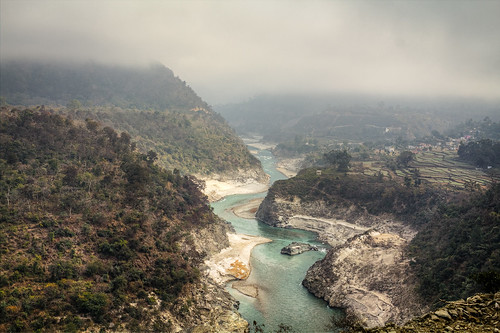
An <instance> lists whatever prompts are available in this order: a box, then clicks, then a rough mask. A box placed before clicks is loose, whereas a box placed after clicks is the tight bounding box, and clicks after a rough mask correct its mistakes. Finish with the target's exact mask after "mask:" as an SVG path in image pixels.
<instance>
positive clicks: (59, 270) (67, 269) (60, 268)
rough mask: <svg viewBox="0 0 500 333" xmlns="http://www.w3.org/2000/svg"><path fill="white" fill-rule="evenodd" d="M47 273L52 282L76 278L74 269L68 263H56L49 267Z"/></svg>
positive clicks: (76, 273) (76, 274)
mask: <svg viewBox="0 0 500 333" xmlns="http://www.w3.org/2000/svg"><path fill="white" fill-rule="evenodd" d="M49 272H50V279H51V280H52V281H58V280H61V279H74V278H76V277H77V276H78V272H77V269H76V267H75V266H74V265H73V264H72V263H71V262H69V261H57V262H56V263H54V264H53V265H51V266H49Z"/></svg>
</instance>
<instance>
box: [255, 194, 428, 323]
mask: <svg viewBox="0 0 500 333" xmlns="http://www.w3.org/2000/svg"><path fill="white" fill-rule="evenodd" d="M257 218H258V219H259V220H260V221H262V222H264V223H267V224H269V225H273V226H279V227H293V228H301V229H306V230H310V231H315V232H317V233H318V235H319V238H320V239H321V240H322V241H326V242H328V243H330V244H331V245H332V246H333V248H332V249H330V250H329V252H328V254H327V255H326V257H325V258H324V259H322V260H320V261H318V262H316V263H315V264H314V265H313V266H312V267H311V268H310V269H309V270H308V272H307V275H306V277H305V279H304V281H303V285H304V286H305V287H306V288H307V289H308V290H309V291H310V292H312V293H313V294H314V295H316V296H317V297H320V298H323V299H325V300H326V301H327V302H328V303H329V305H330V306H332V307H340V308H344V309H346V312H347V314H348V315H349V316H353V317H355V318H357V319H358V320H359V321H360V322H362V324H363V325H364V326H365V327H374V326H379V325H383V324H385V323H386V322H389V321H390V322H396V323H403V322H405V321H407V320H409V319H410V318H412V317H413V316H415V315H419V314H421V313H422V312H423V311H424V310H426V309H425V308H424V307H423V306H422V305H421V303H420V302H419V298H418V296H417V295H416V294H415V292H414V289H415V288H414V286H415V285H414V283H415V280H414V277H413V275H412V274H411V273H410V270H409V259H408V258H407V257H405V254H404V249H405V247H406V245H407V244H408V242H409V241H410V240H411V239H412V238H413V237H414V236H415V234H416V232H415V230H413V229H412V228H411V227H409V226H408V225H405V224H403V223H402V221H399V220H398V219H397V218H395V217H394V216H392V215H391V214H383V215H379V216H374V215H371V214H369V213H367V212H366V211H365V210H363V209H362V208H360V207H359V206H356V205H351V206H350V207H347V208H346V207H345V206H336V205H327V204H326V203H325V202H323V201H308V202H302V201H301V200H300V199H299V198H298V197H293V198H284V197H281V196H279V195H277V194H275V193H274V195H271V196H267V197H266V198H265V199H264V201H263V202H262V204H261V206H260V207H259V210H258V212H257Z"/></svg>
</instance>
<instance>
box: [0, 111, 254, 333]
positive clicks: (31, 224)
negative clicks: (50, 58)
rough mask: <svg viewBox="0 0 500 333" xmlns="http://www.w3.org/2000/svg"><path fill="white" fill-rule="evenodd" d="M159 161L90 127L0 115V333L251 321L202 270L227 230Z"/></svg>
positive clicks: (38, 116)
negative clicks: (242, 315) (202, 264)
mask: <svg viewBox="0 0 500 333" xmlns="http://www.w3.org/2000/svg"><path fill="white" fill-rule="evenodd" d="M155 159H156V156H155V154H153V153H149V154H140V153H137V152H135V151H134V143H133V142H132V141H131V140H130V135H128V134H127V133H121V134H118V133H116V132H115V131H114V130H113V129H111V128H110V127H102V126H101V125H100V124H99V123H97V122H95V121H93V120H87V121H86V122H82V123H79V122H75V121H72V120H70V119H69V118H66V117H63V116H60V115H57V114H54V113H50V112H44V111H39V110H33V109H23V110H19V109H15V108H8V107H3V108H2V109H1V111H0V165H1V167H0V212H1V214H0V253H1V255H0V314H1V315H0V331H37V330H41V331H55V330H61V331H63V330H64V331H77V330H81V329H85V328H92V327H93V328H97V329H99V328H112V329H114V330H130V331H145V330H155V331H168V330H171V329H178V328H182V329H187V328H189V327H194V326H197V325H202V324H205V323H206V322H207V321H210V320H215V321H217V322H218V321H219V320H216V319H217V318H219V319H220V318H226V319H224V322H227V324H228V325H231V323H244V321H242V320H241V318H240V317H239V315H238V314H237V313H235V310H234V307H233V305H234V304H233V302H232V301H231V297H230V296H229V295H228V294H227V293H226V292H225V291H224V290H222V289H221V288H220V287H217V286H215V285H214V284H212V283H211V282H210V281H208V280H207V279H206V278H205V277H204V276H202V275H201V274H200V271H199V269H198V267H200V264H201V263H202V262H203V260H204V258H205V257H206V256H207V255H209V254H212V253H216V252H218V251H219V250H220V249H221V248H224V247H226V246H228V244H229V243H228V239H227V236H226V232H227V231H228V228H229V227H228V225H227V224H226V223H225V222H222V221H221V220H219V219H218V218H217V217H216V216H215V215H214V214H213V213H212V211H211V209H210V207H209V206H208V205H207V198H206V197H205V196H204V195H203V194H202V193H201V191H200V188H199V185H198V184H197V183H196V182H195V181H194V180H193V179H192V178H191V177H190V176H183V175H181V174H180V173H179V172H178V171H175V170H174V171H167V170H164V169H162V168H160V167H158V166H157V165H156V163H155ZM206 295H211V297H208V296H206ZM231 318H232V319H231ZM238 318H239V319H238Z"/></svg>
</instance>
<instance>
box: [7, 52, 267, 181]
mask: <svg viewBox="0 0 500 333" xmlns="http://www.w3.org/2000/svg"><path fill="white" fill-rule="evenodd" d="M0 65H1V73H2V75H1V77H0V78H1V79H0V96H2V98H3V99H4V102H6V103H8V104H11V105H19V104H21V105H41V104H45V105H50V109H53V110H55V111H56V112H59V113H61V114H67V115H69V116H71V117H72V118H76V119H80V120H82V121H85V120H86V119H87V118H90V119H94V120H97V121H99V122H101V123H103V124H105V125H106V126H109V127H112V128H114V129H115V130H117V131H119V132H127V133H128V134H129V135H131V136H132V139H133V140H134V141H135V142H136V143H137V147H138V148H139V150H140V151H142V152H143V153H147V152H148V151H150V150H152V151H153V152H155V153H156V154H157V157H158V162H159V164H160V165H161V166H163V167H165V168H169V169H174V168H175V169H178V170H180V171H182V172H184V173H195V174H200V175H213V174H227V173H237V172H238V171H240V170H247V171H248V170H252V172H253V174H255V175H257V177H258V178H262V179H264V173H263V171H262V168H261V166H260V162H259V161H258V160H257V159H256V158H255V157H254V156H253V155H251V154H250V152H249V151H248V150H247V148H246V146H245V145H244V144H243V142H242V141H241V139H239V138H238V137H237V135H236V134H235V133H234V131H233V130H232V129H231V128H230V127H229V126H228V124H227V123H226V122H225V120H224V119H223V118H222V117H221V116H220V115H218V114H217V113H215V112H213V111H212V110H211V108H210V107H209V106H208V105H207V104H206V103H205V102H204V101H203V100H202V99H201V98H200V97H199V96H197V95H196V94H195V92H194V91H193V90H192V89H191V88H190V87H189V86H187V85H186V83H185V82H184V81H181V80H180V79H179V78H178V77H175V76H174V74H173V72H172V71H171V70H170V69H168V68H166V67H165V66H163V65H152V66H150V67H144V68H139V67H137V68H128V67H118V66H106V65H100V64H96V63H86V64H70V63H62V64H55V63H32V62H20V61H9V62H2V63H1V64H0ZM48 108H49V107H47V109H48Z"/></svg>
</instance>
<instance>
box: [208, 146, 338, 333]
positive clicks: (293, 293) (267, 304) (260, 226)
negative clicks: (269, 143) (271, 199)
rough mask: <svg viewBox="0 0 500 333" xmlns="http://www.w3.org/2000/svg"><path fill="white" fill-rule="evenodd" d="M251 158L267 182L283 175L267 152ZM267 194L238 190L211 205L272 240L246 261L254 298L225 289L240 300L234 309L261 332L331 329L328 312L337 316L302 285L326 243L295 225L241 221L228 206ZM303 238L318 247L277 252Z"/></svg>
mask: <svg viewBox="0 0 500 333" xmlns="http://www.w3.org/2000/svg"><path fill="white" fill-rule="evenodd" d="M251 149H252V150H254V151H257V153H256V155H255V156H256V157H258V158H259V159H260V161H261V162H262V166H263V168H264V171H265V172H266V173H267V174H269V175H270V177H271V180H270V182H271V184H272V183H273V182H274V181H276V180H279V179H285V178H286V177H285V176H284V175H283V174H282V173H280V172H279V171H277V170H276V168H275V160H274V158H273V156H272V154H271V152H270V151H268V150H258V149H256V148H253V147H251ZM265 195H266V193H257V194H238V195H231V196H228V197H226V198H224V199H222V200H221V201H218V202H215V203H213V204H212V207H213V208H214V212H215V213H216V214H217V215H219V216H220V217H221V218H223V219H225V220H226V221H229V222H230V223H231V224H232V225H233V227H234V229H235V230H236V232H238V233H242V234H247V235H256V236H262V237H266V238H269V239H271V240H272V242H271V243H266V244H261V245H258V246H256V247H255V248H254V249H253V251H252V256H251V260H250V264H251V266H252V272H251V274H250V277H249V278H248V282H249V283H252V284H254V285H256V286H257V287H258V288H259V295H258V297H257V298H252V297H248V296H245V295H243V294H241V293H240V292H238V291H237V290H235V289H233V288H231V287H230V285H231V283H229V284H228V286H227V289H228V291H229V292H230V293H231V295H233V296H234V297H235V298H236V299H237V300H238V301H239V302H240V308H239V312H240V313H241V315H242V316H243V318H245V319H246V320H247V321H248V322H249V323H253V321H256V322H257V323H258V324H260V325H262V324H264V325H265V331H266V332H268V331H275V330H277V329H278V326H279V325H280V324H286V325H289V326H291V327H292V328H293V330H294V331H296V332H332V331H333V330H332V329H331V328H330V329H329V328H328V325H329V323H330V322H331V318H332V316H334V315H335V316H339V315H340V313H339V312H338V311H337V310H334V309H331V308H329V307H328V306H327V303H326V302H325V301H323V300H321V299H318V298H316V297H314V296H313V295H312V294H310V293H309V292H308V291H307V289H305V288H304V287H303V286H302V280H303V279H304V276H305V274H306V272H307V270H308V268H309V267H310V266H311V265H312V264H313V263H314V262H316V261H317V260H319V259H322V258H323V257H324V256H325V254H326V250H327V246H326V245H324V244H321V243H319V242H317V241H316V235H315V234H314V233H312V232H309V231H304V230H298V229H283V228H275V227H270V226H268V225H266V224H264V223H261V222H258V221H257V220H255V219H244V218H240V217H238V216H236V215H234V214H233V213H232V212H231V208H232V207H235V206H239V205H242V204H244V203H245V202H247V201H249V200H252V199H254V198H259V197H264V196H265ZM293 241H296V242H307V243H310V244H314V245H317V246H318V247H319V248H320V251H317V252H316V251H310V252H305V253H303V254H300V255H297V256H287V255H282V254H280V250H281V248H283V247H284V246H286V245H288V244H290V243H291V242H293Z"/></svg>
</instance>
